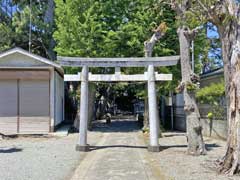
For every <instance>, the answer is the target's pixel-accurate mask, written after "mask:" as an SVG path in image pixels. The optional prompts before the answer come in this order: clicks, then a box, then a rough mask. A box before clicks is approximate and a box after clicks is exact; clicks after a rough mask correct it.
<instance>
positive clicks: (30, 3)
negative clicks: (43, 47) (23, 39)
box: [28, 0, 32, 52]
mask: <svg viewBox="0 0 240 180" xmlns="http://www.w3.org/2000/svg"><path fill="white" fill-rule="evenodd" d="M28 38H29V39H28V51H29V52H31V45H32V42H31V41H32V0H30V2H29V37H28Z"/></svg>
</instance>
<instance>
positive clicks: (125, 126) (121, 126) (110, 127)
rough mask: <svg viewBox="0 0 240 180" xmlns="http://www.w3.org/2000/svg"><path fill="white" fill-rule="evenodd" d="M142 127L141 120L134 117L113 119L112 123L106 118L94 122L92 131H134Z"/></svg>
mask: <svg viewBox="0 0 240 180" xmlns="http://www.w3.org/2000/svg"><path fill="white" fill-rule="evenodd" d="M140 129H141V127H140V125H139V122H138V121H137V120H133V119H118V120H115V119H112V120H111V123H110V124H107V123H106V120H97V121H95V122H93V128H92V131H97V132H103V133H104V132H134V131H139V130H140Z"/></svg>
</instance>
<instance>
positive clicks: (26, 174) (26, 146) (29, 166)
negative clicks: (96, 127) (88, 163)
mask: <svg viewBox="0 0 240 180" xmlns="http://www.w3.org/2000/svg"><path fill="white" fill-rule="evenodd" d="M101 136H102V135H101V133H99V132H90V133H89V135H88V137H89V143H91V144H93V145H94V144H96V142H97V141H98V139H100V138H101ZM77 138H78V134H77V133H76V134H70V135H68V136H66V137H44V136H43V137H41V136H40V137H39V136H28V137H18V138H13V139H12V138H11V139H4V140H0V179H1V180H66V179H69V178H70V177H71V176H72V173H73V172H74V170H75V168H76V167H77V165H78V164H79V162H80V161H81V159H83V158H84V156H85V155H86V153H80V152H77V151H75V145H76V142H77Z"/></svg>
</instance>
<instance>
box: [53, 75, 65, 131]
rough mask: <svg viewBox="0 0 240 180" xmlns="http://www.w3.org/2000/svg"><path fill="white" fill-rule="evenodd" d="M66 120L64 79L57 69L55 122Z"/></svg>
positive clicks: (56, 123)
mask: <svg viewBox="0 0 240 180" xmlns="http://www.w3.org/2000/svg"><path fill="white" fill-rule="evenodd" d="M63 120H64V81H63V78H62V77H61V76H60V75H59V74H58V73H57V72H56V71H55V123H54V125H55V126H56V125H58V124H60V123H61V122H62V121H63Z"/></svg>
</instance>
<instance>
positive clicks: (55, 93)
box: [0, 48, 64, 135]
mask: <svg viewBox="0 0 240 180" xmlns="http://www.w3.org/2000/svg"><path fill="white" fill-rule="evenodd" d="M63 76H64V71H63V69H62V68H61V66H60V65H58V64H56V63H54V62H52V61H49V60H48V59H45V58H43V57H40V56H38V55H35V54H32V53H29V52H27V51H25V50H23V49H20V48H14V49H11V50H9V51H6V52H3V53H1V54H0V133H2V134H8V135H9V134H47V133H49V132H52V131H54V129H55V127H56V126H58V125H59V124H60V123H61V122H62V121H63V120H64V80H63Z"/></svg>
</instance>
